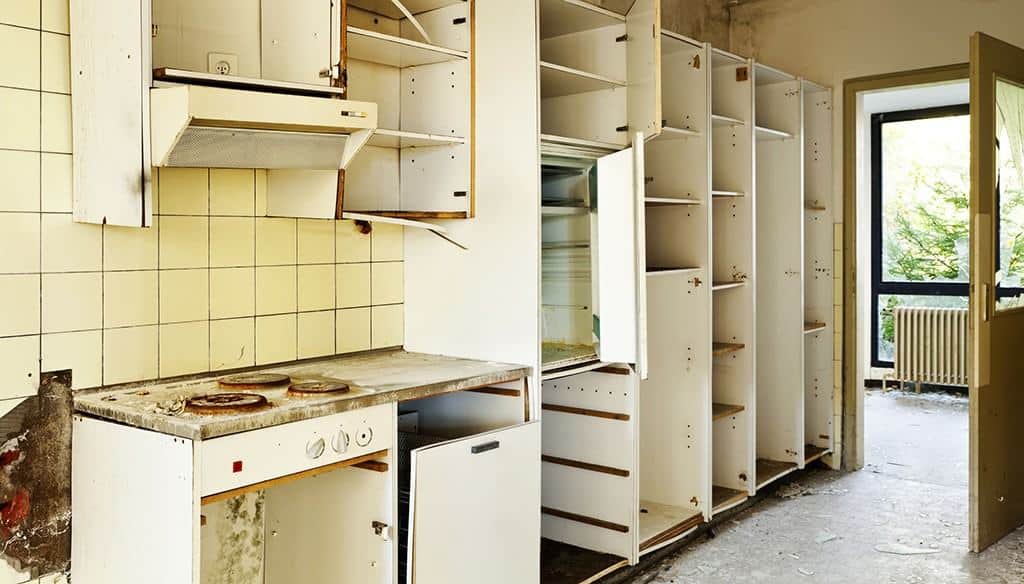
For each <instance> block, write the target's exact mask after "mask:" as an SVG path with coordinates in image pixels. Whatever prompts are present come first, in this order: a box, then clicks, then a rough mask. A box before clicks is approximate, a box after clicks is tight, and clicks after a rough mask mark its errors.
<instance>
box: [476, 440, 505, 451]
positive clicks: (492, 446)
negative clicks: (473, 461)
mask: <svg viewBox="0 0 1024 584" xmlns="http://www.w3.org/2000/svg"><path fill="white" fill-rule="evenodd" d="M500 446H501V442H498V441H497V440H495V441H493V442H485V443H484V444H477V445H476V446H474V447H473V448H471V449H470V451H471V452H472V453H473V454H483V453H484V452H487V451H489V450H497V449H498V448H499V447H500Z"/></svg>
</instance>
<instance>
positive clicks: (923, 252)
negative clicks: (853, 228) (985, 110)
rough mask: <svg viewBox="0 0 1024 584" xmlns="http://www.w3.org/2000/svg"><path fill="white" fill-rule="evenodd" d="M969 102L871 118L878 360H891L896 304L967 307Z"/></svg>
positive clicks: (874, 315)
mask: <svg viewBox="0 0 1024 584" xmlns="http://www.w3.org/2000/svg"><path fill="white" fill-rule="evenodd" d="M970 140H971V124H970V115H969V107H968V106H967V105H959V106H952V107H942V108H930V109H920V110H911V111H900V112H887V113H880V114H875V115H873V116H872V118H871V156H872V161H871V166H872V168H871V173H872V225H871V229H872V266H871V271H872V295H871V301H872V310H871V314H872V321H873V322H872V330H873V331H875V334H873V335H872V343H871V344H872V359H871V361H872V365H873V366H875V367H891V366H892V358H893V345H892V341H893V333H894V330H893V319H892V313H893V309H895V308H896V307H897V306H935V307H966V306H967V296H968V283H969V266H970V263H969V246H968V244H969V241H970V239H969V237H970V223H969V214H968V202H969V200H970V190H971V168H970V166H971V152H970Z"/></svg>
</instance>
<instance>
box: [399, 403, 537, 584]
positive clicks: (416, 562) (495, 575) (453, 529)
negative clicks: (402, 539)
mask: <svg viewBox="0 0 1024 584" xmlns="http://www.w3.org/2000/svg"><path fill="white" fill-rule="evenodd" d="M540 440H541V429H540V422H527V423H525V424H520V425H517V426H512V427H509V428H504V429H501V430H496V431H494V432H485V433H483V434H476V435H474V436H470V437H468V438H460V439H456V440H449V441H447V442H441V443H438V444H433V445H430V446H425V447H423V448H418V449H416V450H413V451H412V461H411V463H412V466H411V469H412V470H411V482H410V495H411V496H410V502H409V505H410V509H411V513H410V521H409V578H408V579H407V582H409V584H480V583H481V582H487V583H489V584H528V583H530V582H536V581H537V579H538V577H539V574H540V503H541V501H540V452H541V449H540Z"/></svg>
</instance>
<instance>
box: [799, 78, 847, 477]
mask: <svg viewBox="0 0 1024 584" xmlns="http://www.w3.org/2000/svg"><path fill="white" fill-rule="evenodd" d="M803 95H804V306H805V312H804V332H805V344H804V384H805V392H806V393H805V395H804V400H805V401H804V449H805V450H804V460H805V462H810V461H812V460H814V459H816V458H820V457H822V456H824V455H825V454H826V453H829V452H832V451H833V450H834V448H835V447H834V444H835V437H834V434H835V430H834V424H833V420H834V417H835V416H836V415H838V413H837V412H835V411H834V404H835V397H834V393H833V387H834V379H833V375H834V374H835V373H834V370H833V364H832V359H833V349H832V347H833V342H834V338H835V337H834V333H835V328H834V322H835V317H834V308H833V305H832V302H833V272H832V270H833V262H834V257H833V255H834V254H833V249H834V245H833V242H832V238H833V226H832V201H833V199H832V92H831V90H829V89H828V88H825V87H822V86H820V85H817V84H815V83H811V82H809V81H804V82H803Z"/></svg>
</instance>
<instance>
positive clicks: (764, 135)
mask: <svg viewBox="0 0 1024 584" xmlns="http://www.w3.org/2000/svg"><path fill="white" fill-rule="evenodd" d="M792 137H793V134H790V133H789V132H783V131H782V130H774V129H772V128H765V127H762V126H757V139H758V140H789V139H790V138H792Z"/></svg>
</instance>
